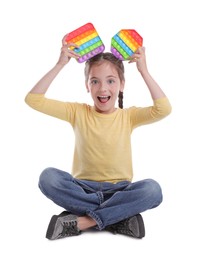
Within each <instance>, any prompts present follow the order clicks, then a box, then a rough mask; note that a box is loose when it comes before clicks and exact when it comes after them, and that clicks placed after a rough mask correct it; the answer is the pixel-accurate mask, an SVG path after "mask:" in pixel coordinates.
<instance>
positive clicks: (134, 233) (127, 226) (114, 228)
mask: <svg viewBox="0 0 198 260" xmlns="http://www.w3.org/2000/svg"><path fill="white" fill-rule="evenodd" d="M105 230H107V231H110V232H112V233H114V234H123V235H128V236H131V237H135V238H142V237H144V236H145V228H144V222H143V218H142V216H141V215H140V214H137V215H135V216H133V217H130V218H128V219H125V220H122V221H120V222H118V223H115V224H113V225H109V226H107V227H106V228H105Z"/></svg>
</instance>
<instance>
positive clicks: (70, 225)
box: [60, 221, 77, 237]
mask: <svg viewBox="0 0 198 260" xmlns="http://www.w3.org/2000/svg"><path fill="white" fill-rule="evenodd" d="M76 226H77V221H69V222H63V230H62V232H61V234H60V235H61V237H65V236H71V235H74V234H77V228H76Z"/></svg>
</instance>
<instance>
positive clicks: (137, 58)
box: [129, 47, 147, 73]
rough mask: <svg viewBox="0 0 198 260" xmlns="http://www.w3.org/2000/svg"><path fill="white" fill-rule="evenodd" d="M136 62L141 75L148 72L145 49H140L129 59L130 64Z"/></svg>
mask: <svg viewBox="0 0 198 260" xmlns="http://www.w3.org/2000/svg"><path fill="white" fill-rule="evenodd" d="M132 62H136V66H137V69H138V71H139V72H140V73H143V72H145V71H147V65H146V55H145V47H140V48H138V49H137V50H136V52H135V53H134V54H133V55H132V56H131V57H130V58H129V63H132Z"/></svg>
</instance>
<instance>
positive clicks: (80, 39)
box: [65, 23, 105, 63]
mask: <svg viewBox="0 0 198 260" xmlns="http://www.w3.org/2000/svg"><path fill="white" fill-rule="evenodd" d="M65 40H66V42H68V43H70V42H72V43H75V44H77V45H78V46H79V48H72V47H71V49H73V50H74V51H75V52H77V53H78V54H80V58H78V59H77V61H78V62H80V63H81V62H84V61H86V60H88V59H90V58H91V57H93V56H95V55H97V54H98V53H101V52H103V51H104V49H105V46H104V44H103V42H102V40H101V38H100V36H99V35H98V33H97V31H96V29H95V28H94V26H93V24H92V23H87V24H85V25H83V26H81V27H79V28H78V29H76V30H74V31H72V32H70V33H69V34H68V35H67V37H66V39H65Z"/></svg>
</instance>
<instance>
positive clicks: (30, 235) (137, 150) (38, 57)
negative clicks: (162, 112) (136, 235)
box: [0, 0, 198, 260]
mask: <svg viewBox="0 0 198 260" xmlns="http://www.w3.org/2000/svg"><path fill="white" fill-rule="evenodd" d="M195 4H196V1H195V0H194V1H193V0H188V1H184V0H178V1H177V0H175V1H174V0H173V1H168V0H166V1H159V0H150V1H147V0H145V1H144V0H139V1H133V0H131V1H126V0H122V1H120V2H118V1H115V2H112V3H110V2H106V3H101V2H100V1H91V0H84V1H80V0H76V1H66V0H65V1H63V0H54V1H52V0H44V1H42V0H40V1H38V0H34V1H25V0H18V1H14V0H10V1H9V0H7V1H1V4H0V66H1V67H0V95H1V100H0V112H1V128H0V131H1V134H0V138H1V139H0V150H1V154H0V156H1V184H0V185H1V188H0V199H1V202H0V209H1V213H0V218H1V222H0V224H1V225H0V237H1V250H0V254H1V255H2V256H0V258H1V259H21V260H24V259H49V260H51V259H71V258H72V259H101V257H103V258H104V259H107V258H109V259H116V260H117V259H139V260H142V259H152V260H156V259H160V260H165V259H180V258H181V257H183V259H197V257H198V253H197V249H196V245H197V242H196V240H197V231H198V228H197V227H198V225H197V217H198V216H197V213H196V212H197V198H198V194H197V193H198V192H197V182H196V178H195V177H196V175H197V168H198V167H197V145H198V141H197V132H198V127H197V88H198V84H197V83H198V80H197V60H198V54H197V46H198V37H197V23H198V19H197V7H195ZM87 22H92V23H93V24H94V26H95V28H96V29H97V31H98V33H99V35H100V37H101V38H102V40H103V42H104V44H105V46H106V51H109V50H110V41H111V37H112V36H113V35H114V34H116V33H117V32H118V31H119V30H120V29H135V30H137V31H138V32H139V34H141V35H142V37H143V38H144V46H145V47H146V55H147V63H148V67H149V70H150V72H151V74H152V75H153V77H154V78H155V79H156V80H157V82H158V83H159V84H160V85H161V87H162V89H163V90H164V91H165V93H166V94H167V96H168V97H169V99H170V101H171V104H172V107H173V111H172V114H171V115H170V116H169V117H167V118H166V119H164V120H162V121H160V122H159V123H156V124H153V125H149V126H144V127H142V128H139V129H137V130H136V131H135V132H134V134H133V137H132V142H133V163H134V180H139V179H143V178H147V177H150V178H154V179H156V180H157V181H159V183H160V184H161V186H162V188H163V193H164V201H163V203H162V204H161V205H160V207H158V208H156V209H153V210H150V211H147V212H145V213H143V214H142V215H143V217H144V221H145V226H146V237H145V238H144V239H142V240H135V239H132V238H129V237H125V236H121V235H117V236H114V235H112V234H109V233H106V232H99V233H98V232H97V233H92V232H87V233H83V234H82V235H81V236H78V237H71V238H66V239H63V240H58V241H54V242H51V241H48V240H47V239H45V232H46V228H47V225H48V222H49V220H50V218H51V215H53V214H58V213H60V212H61V211H62V209H61V208H60V207H58V206H56V205H55V204H53V203H52V202H51V201H49V200H48V199H47V198H46V197H45V196H44V195H43V194H42V193H41V192H40V190H39V189H38V186H37V183H38V178H39V174H40V172H41V171H42V170H43V169H44V168H45V167H48V166H54V167H57V168H60V169H63V170H66V171H70V169H71V163H72V156H73V144H74V138H73V132H72V129H71V128H70V126H69V125H68V124H67V123H65V122H62V121H60V120H57V119H54V118H51V117H48V116H46V115H42V114H40V113H37V112H36V111H34V110H32V109H30V108H29V107H28V106H27V105H26V104H25V102H24V98H25V95H26V94H27V92H28V91H29V90H30V89H31V88H32V87H33V86H34V84H35V83H36V82H37V81H38V80H39V79H40V78H41V77H42V76H43V75H44V74H45V73H46V72H47V71H48V70H49V69H51V68H52V67H53V66H54V65H55V63H56V61H57V59H58V57H59V52H60V48H61V40H62V37H63V36H64V34H66V33H67V32H70V31H72V30H74V29H76V28H78V27H80V26H82V25H83V24H85V23H87ZM83 69H84V64H78V63H77V62H76V61H75V60H72V61H71V62H70V64H69V65H68V66H67V67H66V68H64V70H63V71H62V72H61V73H60V74H59V76H58V78H57V79H56V80H55V81H54V83H53V84H52V86H51V89H50V90H49V92H48V96H50V97H53V98H58V99H61V100H68V101H78V102H89V103H91V102H92V101H91V98H90V97H89V94H87V93H86V90H85V87H84V75H83ZM125 69H126V89H125V97H124V105H125V107H126V106H131V105H137V106H144V105H150V104H151V99H150V96H149V93H148V90H147V89H146V87H145V85H144V83H143V80H142V79H141V77H140V75H139V74H138V72H137V70H136V67H135V64H128V63H125Z"/></svg>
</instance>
